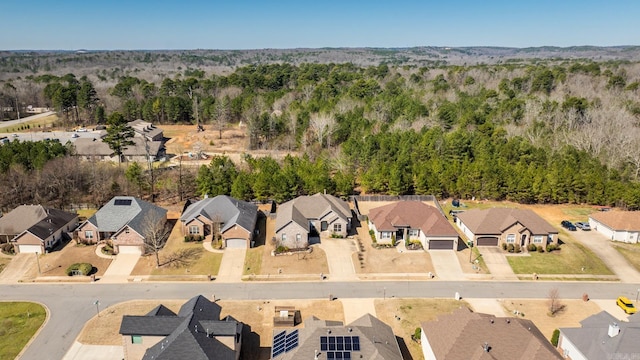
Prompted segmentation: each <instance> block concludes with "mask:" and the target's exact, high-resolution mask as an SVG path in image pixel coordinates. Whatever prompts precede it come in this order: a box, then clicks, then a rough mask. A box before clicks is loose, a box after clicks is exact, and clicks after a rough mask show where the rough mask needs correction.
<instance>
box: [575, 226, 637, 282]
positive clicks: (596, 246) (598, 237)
mask: <svg viewBox="0 0 640 360" xmlns="http://www.w3.org/2000/svg"><path fill="white" fill-rule="evenodd" d="M571 236H572V237H573V238H574V239H577V240H578V241H580V242H581V243H582V244H583V245H585V246H586V247H587V248H589V249H591V251H593V252H594V253H595V254H596V255H598V257H599V258H600V259H601V260H602V261H603V262H604V263H605V264H606V265H607V267H608V268H609V269H611V271H613V273H614V274H616V275H617V276H618V278H619V279H620V281H622V282H627V283H638V282H640V273H638V270H636V269H635V268H634V267H633V266H631V265H630V264H629V263H628V262H627V259H625V258H624V256H622V255H620V253H619V252H618V250H616V249H614V248H613V246H612V245H611V240H609V239H607V238H606V237H605V236H604V235H602V234H600V233H599V232H597V231H582V230H577V231H574V232H572V233H571ZM585 272H589V269H586V270H585Z"/></svg>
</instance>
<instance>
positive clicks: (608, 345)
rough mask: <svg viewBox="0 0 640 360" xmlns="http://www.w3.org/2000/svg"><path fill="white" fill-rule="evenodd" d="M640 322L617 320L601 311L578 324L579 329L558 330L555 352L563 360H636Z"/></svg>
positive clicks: (633, 318) (639, 346)
mask: <svg viewBox="0 0 640 360" xmlns="http://www.w3.org/2000/svg"><path fill="white" fill-rule="evenodd" d="M639 338H640V319H639V318H638V317H637V316H630V317H629V321H628V322H627V321H618V319H616V318H615V317H613V316H612V315H611V314H609V313H608V312H606V311H601V312H599V313H597V314H595V315H591V316H589V317H587V318H586V319H584V320H582V321H580V327H577V328H560V337H559V338H558V349H559V351H560V352H561V353H562V356H563V357H564V358H565V359H570V360H601V359H636V358H638V356H639V354H640V342H638V339H639Z"/></svg>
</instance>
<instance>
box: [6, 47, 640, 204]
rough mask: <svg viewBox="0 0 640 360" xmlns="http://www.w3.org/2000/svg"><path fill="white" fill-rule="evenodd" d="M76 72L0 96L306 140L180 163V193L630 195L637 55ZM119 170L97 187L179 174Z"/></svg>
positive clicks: (562, 198) (96, 116) (568, 198)
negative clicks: (202, 162)
mask: <svg viewBox="0 0 640 360" xmlns="http://www.w3.org/2000/svg"><path fill="white" fill-rule="evenodd" d="M150 61H151V62H150V65H149V66H150V67H151V68H153V66H155V65H153V64H154V63H153V60H150ZM80 73H81V74H82V76H76V75H74V74H64V75H54V74H52V73H44V72H42V71H38V72H36V73H35V74H29V75H25V76H24V77H22V76H16V77H15V78H13V79H10V80H5V81H4V82H3V86H0V105H2V106H3V107H11V106H12V104H15V103H18V104H19V103H29V104H34V105H38V106H51V107H54V108H56V110H57V111H58V114H59V115H60V119H61V126H63V127H70V126H72V125H78V124H81V125H84V126H91V125H94V124H98V123H104V122H105V121H106V119H107V117H108V115H110V114H113V113H120V114H122V115H123V116H124V118H126V119H127V120H134V119H137V118H142V119H145V120H147V121H151V122H154V123H156V124H172V123H195V122H198V123H200V124H204V126H205V127H206V128H207V129H208V130H213V131H216V132H220V133H221V132H222V130H223V129H226V128H228V127H230V126H233V125H237V124H240V123H241V124H243V125H244V126H246V129H247V133H248V137H249V140H250V141H249V148H248V149H247V151H248V153H250V151H251V150H254V149H263V150H270V149H278V150H290V151H295V152H296V153H301V154H304V155H303V156H302V157H292V156H289V157H286V158H285V159H283V160H281V161H280V160H278V161H277V160H275V159H271V158H252V157H251V156H250V155H247V156H246V157H245V159H244V161H242V163H240V164H234V163H232V162H231V161H230V160H229V159H228V158H225V157H216V158H214V159H213V161H212V164H211V165H210V166H206V167H203V168H201V169H199V170H198V171H197V174H193V173H192V174H190V175H189V176H192V178H191V179H192V182H194V184H193V186H192V187H191V188H189V189H188V190H187V191H186V192H184V190H182V189H180V190H179V191H180V194H179V195H180V196H179V198H180V199H182V198H183V197H185V196H192V195H195V194H197V195H202V194H205V193H208V194H209V195H216V194H218V193H227V194H232V195H234V196H236V197H239V198H244V199H259V200H264V199H268V198H273V199H276V200H278V201H283V200H287V199H290V198H292V197H294V196H297V195H301V194H307V193H313V192H317V191H324V190H326V191H328V192H332V193H336V194H339V195H341V196H346V195H349V194H353V193H355V192H366V193H386V194H435V195H436V196H438V197H441V198H446V197H459V198H472V197H475V198H487V199H497V200H503V199H507V200H512V201H517V202H523V203H565V202H571V203H588V204H601V205H613V206H620V207H624V208H629V209H638V208H640V183H639V182H638V180H639V176H640V128H639V125H640V122H639V120H640V92H639V89H638V88H639V86H640V83H639V81H640V64H639V63H638V62H636V61H628V60H614V61H594V60H584V59H581V60H565V59H533V60H520V61H506V62H504V63H496V64H476V65H467V66H460V65H447V64H441V63H439V64H435V63H433V64H431V65H430V66H418V65H414V64H404V65H402V64H399V65H395V64H387V63H379V64H376V65H370V66H359V65H355V64H354V63H352V62H344V63H299V64H298V63H293V62H292V63H287V62H280V63H270V64H249V65H242V66H238V67H237V68H234V70H233V71H232V72H229V73H228V74H217V73H214V72H211V71H209V70H207V71H205V70H203V69H200V68H198V67H197V66H194V67H188V68H186V69H185V68H180V69H178V70H176V73H175V74H174V75H173V76H170V77H169V76H157V75H156V76H149V75H148V74H147V73H145V74H147V75H144V76H143V75H140V76H136V72H135V71H128V72H127V73H126V74H124V73H121V72H116V73H110V72H108V71H106V70H105V68H103V69H102V70H96V71H95V72H93V73H87V72H86V71H85V72H80ZM79 75H80V74H79ZM20 99H22V100H20ZM11 115H12V114H10V113H9V114H4V116H5V118H7V117H10V116H11ZM69 152H71V153H72V149H71V150H69ZM60 155H64V154H60V153H57V152H56V153H55V156H54V157H56V156H60ZM0 156H4V155H3V152H1V151H0ZM42 156H44V155H42ZM41 159H47V157H46V156H44V157H41ZM33 162H34V163H35V164H36V165H37V166H34V165H33V164H31V165H30V164H22V165H14V166H8V167H7V166H4V164H5V162H3V159H0V164H2V165H3V168H1V169H0V171H2V172H3V173H4V174H5V176H6V174H8V172H10V171H14V172H15V171H17V170H16V167H20V168H21V170H20V171H24V172H38V171H44V170H43V169H44V168H45V167H46V164H42V160H38V161H35V160H34V161H33ZM20 163H21V162H20ZM75 166H78V167H93V168H94V169H95V167H96V166H95V165H89V164H83V163H79V164H77V165H75ZM181 168H182V167H181ZM127 171H128V172H129V175H128V176H125V174H124V172H127ZM165 171H167V172H168V173H170V172H172V171H177V170H165ZM90 172H91V171H89V173H90ZM120 172H121V173H123V174H122V175H121V176H119V177H118V176H115V175H112V176H110V177H109V178H110V179H112V180H110V181H109V182H108V185H105V186H108V187H115V190H119V191H128V192H130V193H140V194H143V193H146V194H147V195H148V192H149V191H150V189H151V188H155V189H159V190H158V191H163V190H162V189H164V188H165V187H166V188H169V187H172V186H173V185H169V184H168V183H167V184H165V186H164V187H163V186H162V184H154V185H155V186H154V187H151V186H148V184H147V185H145V182H146V183H148V182H149V180H144V179H143V177H145V176H146V177H148V176H147V175H145V171H143V170H142V169H135V168H134V169H133V170H131V169H124V168H123V169H122V170H120ZM180 172H181V173H182V169H181V170H180ZM187 172H188V171H187ZM167 178H171V177H170V176H169V177H167ZM173 179H175V177H174V178H173ZM194 179H195V180H194ZM178 180H179V182H180V186H179V187H180V188H182V184H184V182H183V181H182V179H181V178H180V179H178ZM154 181H155V180H154ZM3 182H7V179H4V181H3ZM0 183H1V182H0ZM125 183H126V184H125ZM0 186H2V185H1V184H0ZM172 188H173V189H174V190H175V189H176V187H175V186H173V187H172ZM85 190H86V191H88V193H91V191H92V190H91V189H90V188H87V189H85ZM174 190H172V191H174ZM154 191H155V190H154ZM176 191H177V190H176ZM169 193H171V191H167V194H169ZM173 194H174V195H173V196H174V197H175V196H176V195H175V194H176V193H175V192H174V193H173ZM3 206H8V204H6V203H5V204H3Z"/></svg>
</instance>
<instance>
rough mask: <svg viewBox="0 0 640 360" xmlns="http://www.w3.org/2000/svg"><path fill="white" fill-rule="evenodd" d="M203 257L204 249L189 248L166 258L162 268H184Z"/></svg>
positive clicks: (177, 251)
mask: <svg viewBox="0 0 640 360" xmlns="http://www.w3.org/2000/svg"><path fill="white" fill-rule="evenodd" d="M201 256H202V249H197V248H187V249H179V250H176V251H174V252H172V253H171V254H169V255H167V256H165V257H164V259H163V262H162V263H161V264H160V266H165V265H166V266H169V267H173V268H178V269H179V268H183V267H187V266H189V265H191V264H193V263H194V262H195V261H196V260H198V259H200V257H201Z"/></svg>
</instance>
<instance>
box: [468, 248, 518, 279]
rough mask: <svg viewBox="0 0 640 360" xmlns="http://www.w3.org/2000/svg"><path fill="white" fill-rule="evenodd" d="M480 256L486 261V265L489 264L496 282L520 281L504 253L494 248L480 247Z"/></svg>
mask: <svg viewBox="0 0 640 360" xmlns="http://www.w3.org/2000/svg"><path fill="white" fill-rule="evenodd" d="M478 250H479V251H480V254H482V258H483V259H484V263H485V264H487V267H488V268H489V272H491V277H492V278H493V279H495V280H518V277H517V276H516V274H514V273H513V269H511V266H509V263H508V262H507V257H506V255H505V254H504V252H503V251H502V250H501V249H499V248H497V247H493V246H478Z"/></svg>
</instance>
